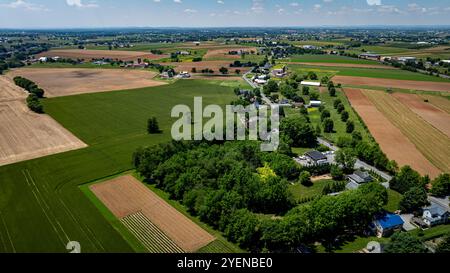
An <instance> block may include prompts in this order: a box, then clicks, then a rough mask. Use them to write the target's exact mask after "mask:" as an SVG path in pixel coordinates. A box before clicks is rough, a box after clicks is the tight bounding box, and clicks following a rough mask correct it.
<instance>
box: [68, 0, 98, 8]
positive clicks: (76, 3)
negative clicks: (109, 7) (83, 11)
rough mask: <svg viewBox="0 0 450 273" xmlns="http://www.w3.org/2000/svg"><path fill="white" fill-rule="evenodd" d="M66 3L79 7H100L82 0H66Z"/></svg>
mask: <svg viewBox="0 0 450 273" xmlns="http://www.w3.org/2000/svg"><path fill="white" fill-rule="evenodd" d="M66 3H67V5H69V6H71V7H77V8H98V5H97V4H95V3H87V4H83V2H82V1H81V0H66Z"/></svg>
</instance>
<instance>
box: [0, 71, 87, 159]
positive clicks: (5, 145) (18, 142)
mask: <svg viewBox="0 0 450 273" xmlns="http://www.w3.org/2000/svg"><path fill="white" fill-rule="evenodd" d="M5 82H6V84H4V83H5ZM0 83H1V85H0V88H1V91H6V92H5V94H8V95H10V97H9V98H6V99H5V96H3V97H2V99H1V100H0V166H1V165H7V164H11V163H16V162H20V161H25V160H29V159H34V158H38V157H43V156H47V155H51V154H56V153H62V152H67V151H71V150H76V149H80V148H84V147H86V146H87V145H86V144H85V143H83V142H82V141H81V140H79V139H78V138H76V137H75V136H74V135H73V134H72V133H70V132H69V131H68V130H66V129H65V128H64V127H62V126H61V125H60V124H58V123H57V122H56V121H55V120H54V119H52V118H51V117H50V116H48V115H42V114H36V113H33V112H31V111H30V110H28V107H27V106H26V105H25V97H24V96H23V93H22V91H21V90H17V88H16V87H15V85H11V84H13V83H11V82H10V81H9V80H8V79H7V78H6V77H4V76H0ZM8 89H9V91H8ZM17 92H19V93H18V94H19V95H18V96H16V95H17ZM2 93H3V92H2Z"/></svg>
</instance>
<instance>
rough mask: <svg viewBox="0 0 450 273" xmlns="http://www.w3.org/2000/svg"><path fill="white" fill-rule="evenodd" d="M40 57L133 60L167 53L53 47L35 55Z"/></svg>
mask: <svg viewBox="0 0 450 273" xmlns="http://www.w3.org/2000/svg"><path fill="white" fill-rule="evenodd" d="M40 57H61V58H67V59H83V60H92V59H102V58H105V59H113V60H116V59H117V60H122V61H135V60H137V59H141V60H144V59H149V60H158V59H163V58H167V57H169V55H155V54H152V53H150V52H142V51H124V50H92V49H89V50H85V49H53V50H50V51H47V52H43V53H40V54H38V55H37V58H40Z"/></svg>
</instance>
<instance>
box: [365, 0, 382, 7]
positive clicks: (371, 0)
mask: <svg viewBox="0 0 450 273" xmlns="http://www.w3.org/2000/svg"><path fill="white" fill-rule="evenodd" d="M367 4H368V5H369V6H380V5H381V0H367Z"/></svg>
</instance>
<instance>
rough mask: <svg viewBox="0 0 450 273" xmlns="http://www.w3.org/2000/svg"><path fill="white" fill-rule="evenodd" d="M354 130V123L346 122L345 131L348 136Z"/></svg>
mask: <svg viewBox="0 0 450 273" xmlns="http://www.w3.org/2000/svg"><path fill="white" fill-rule="evenodd" d="M354 130H355V123H354V122H353V121H351V120H347V123H346V129H345V131H346V132H347V133H348V134H351V133H353V131H354Z"/></svg>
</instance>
